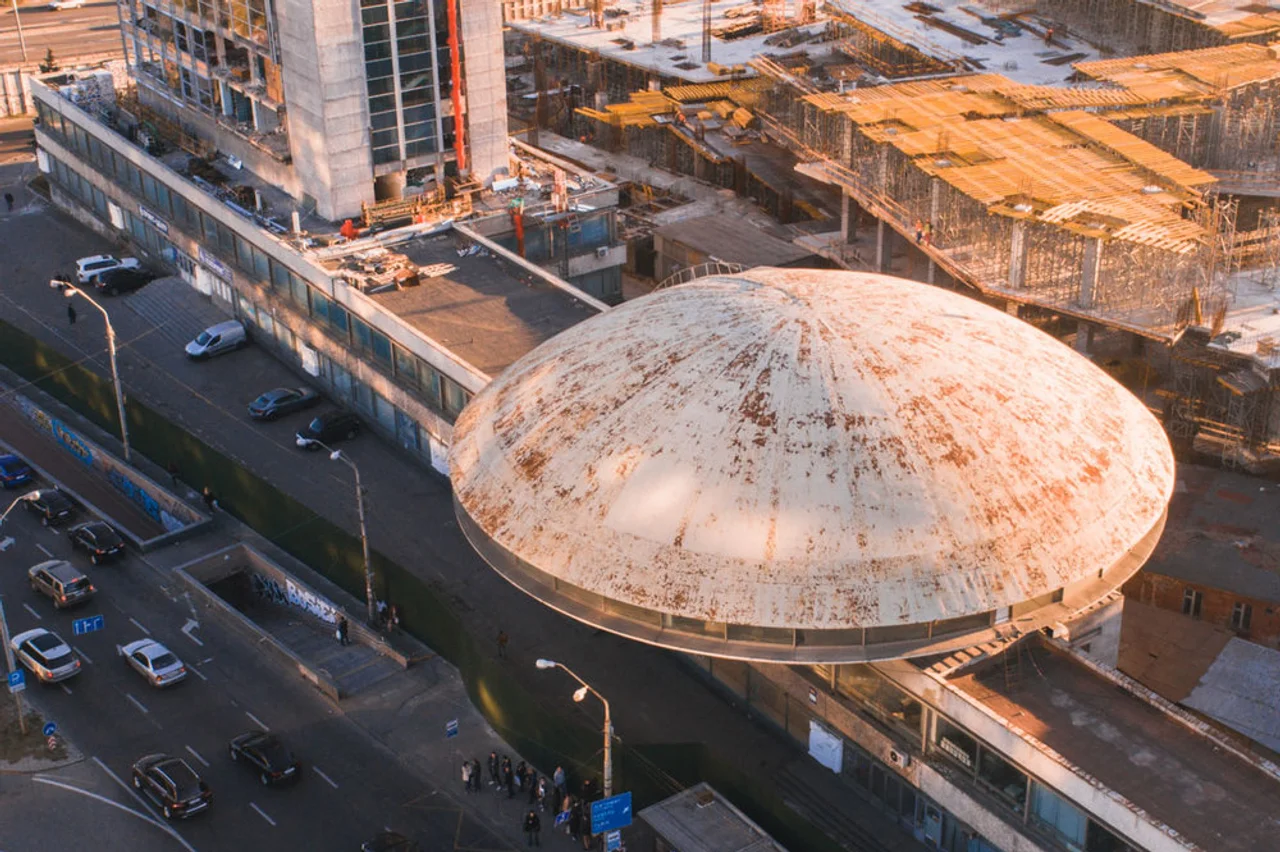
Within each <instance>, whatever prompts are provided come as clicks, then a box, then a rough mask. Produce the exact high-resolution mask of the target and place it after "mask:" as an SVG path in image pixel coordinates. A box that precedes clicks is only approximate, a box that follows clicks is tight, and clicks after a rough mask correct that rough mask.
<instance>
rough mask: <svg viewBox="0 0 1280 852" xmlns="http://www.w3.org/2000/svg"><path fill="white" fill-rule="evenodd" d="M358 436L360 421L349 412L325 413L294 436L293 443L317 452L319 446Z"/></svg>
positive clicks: (335, 410) (338, 410)
mask: <svg viewBox="0 0 1280 852" xmlns="http://www.w3.org/2000/svg"><path fill="white" fill-rule="evenodd" d="M359 434H360V419H359V418H358V417H356V416H355V415H354V414H352V413H351V412H350V411H343V410H342V409H334V410H333V411H326V412H324V413H323V414H321V415H319V416H318V417H316V419H314V420H312V421H311V422H310V423H308V424H307V425H306V426H303V427H302V428H301V429H299V430H298V431H297V433H296V434H295V435H294V443H295V444H297V445H298V446H299V447H302V448H303V449H304V450H318V449H320V445H321V444H329V443H333V442H334V441H344V440H345V441H350V440H351V439H352V438H354V437H355V436H356V435H359Z"/></svg>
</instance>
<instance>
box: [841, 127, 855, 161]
mask: <svg viewBox="0 0 1280 852" xmlns="http://www.w3.org/2000/svg"><path fill="white" fill-rule="evenodd" d="M840 164H841V165H842V166H848V167H850V168H852V167H853V122H852V121H849V119H847V118H846V119H845V120H844V128H843V132H842V133H841V134H840Z"/></svg>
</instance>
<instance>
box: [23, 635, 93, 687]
mask: <svg viewBox="0 0 1280 852" xmlns="http://www.w3.org/2000/svg"><path fill="white" fill-rule="evenodd" d="M9 647H11V648H13V653H14V654H16V655H17V657H18V662H20V663H22V665H23V667H24V668H26V669H27V671H29V672H31V673H32V674H33V675H35V676H36V678H37V679H38V680H39V681H40V682H41V683H57V682H58V681H60V680H66V679H67V678H69V677H74V676H75V675H77V674H79V673H80V660H79V658H78V657H76V655H75V652H74V651H72V650H71V646H70V645H68V644H67V643H66V642H63V641H62V640H61V639H59V638H58V634H56V633H53V632H51V631H49V630H45V629H44V628H43V627H36V628H34V629H32V630H28V631H27V632H25V633H19V634H18V635H17V636H14V637H13V638H12V639H10V640H9Z"/></svg>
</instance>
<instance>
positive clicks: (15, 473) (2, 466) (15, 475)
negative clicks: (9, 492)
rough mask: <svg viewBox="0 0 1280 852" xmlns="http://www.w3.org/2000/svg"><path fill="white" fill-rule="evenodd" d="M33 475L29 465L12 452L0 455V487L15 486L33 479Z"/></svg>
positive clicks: (33, 472) (8, 487)
mask: <svg viewBox="0 0 1280 852" xmlns="http://www.w3.org/2000/svg"><path fill="white" fill-rule="evenodd" d="M35 476H36V474H35V471H33V470H32V469H31V465H29V464H27V463H26V462H24V461H23V460H22V459H20V458H18V457H17V456H15V455H13V454H12V453H7V454H5V455H2V456H0V487H3V488H5V489H10V488H17V487H18V486H19V485H25V484H26V483H28V482H30V481H31V480H33V479H35Z"/></svg>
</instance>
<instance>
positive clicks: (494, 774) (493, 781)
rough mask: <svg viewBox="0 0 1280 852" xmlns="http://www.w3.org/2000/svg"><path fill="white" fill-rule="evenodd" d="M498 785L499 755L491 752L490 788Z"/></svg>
mask: <svg viewBox="0 0 1280 852" xmlns="http://www.w3.org/2000/svg"><path fill="white" fill-rule="evenodd" d="M497 785H498V753H497V752H496V751H491V752H489V786H490V787H496V786H497Z"/></svg>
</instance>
